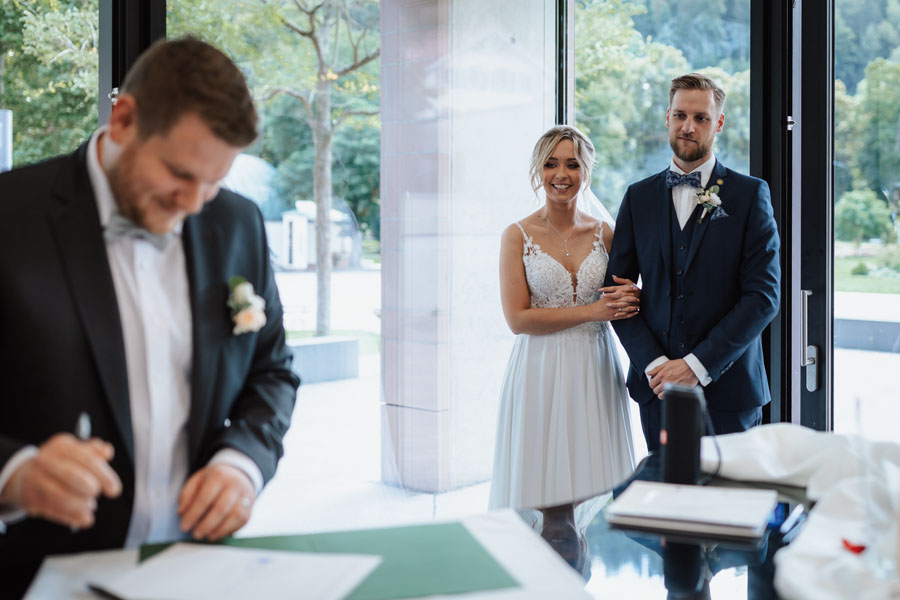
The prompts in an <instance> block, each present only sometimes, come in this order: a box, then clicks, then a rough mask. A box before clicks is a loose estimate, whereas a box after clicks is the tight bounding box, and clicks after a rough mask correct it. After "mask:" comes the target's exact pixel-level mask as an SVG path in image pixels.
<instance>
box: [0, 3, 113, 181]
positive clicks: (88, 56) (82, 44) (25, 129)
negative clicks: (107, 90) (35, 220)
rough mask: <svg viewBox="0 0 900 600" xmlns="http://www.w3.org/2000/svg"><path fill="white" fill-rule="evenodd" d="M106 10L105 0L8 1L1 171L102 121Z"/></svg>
mask: <svg viewBox="0 0 900 600" xmlns="http://www.w3.org/2000/svg"><path fill="white" fill-rule="evenodd" d="M98 15H99V13H98V4H97V0H70V1H52V2H51V1H50V0H36V1H34V2H28V3H25V2H0V171H2V170H5V169H8V168H10V167H11V166H22V165H25V164H28V163H32V162H35V161H38V160H42V159H45V158H49V157H51V156H56V155H58V154H64V153H67V152H72V151H73V150H75V149H76V148H77V147H78V146H79V144H81V142H83V141H85V140H86V139H87V138H88V137H89V136H90V134H91V132H93V131H94V129H96V128H97V71H98V62H97V42H98V19H99V16H98ZM10 128H11V129H10ZM10 163H11V164H10Z"/></svg>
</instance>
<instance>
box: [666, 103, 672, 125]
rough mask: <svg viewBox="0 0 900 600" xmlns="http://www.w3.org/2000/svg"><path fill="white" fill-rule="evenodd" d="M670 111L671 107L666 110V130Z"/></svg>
mask: <svg viewBox="0 0 900 600" xmlns="http://www.w3.org/2000/svg"><path fill="white" fill-rule="evenodd" d="M670 110H672V107H669V108H667V109H666V129H668V128H669V111H670Z"/></svg>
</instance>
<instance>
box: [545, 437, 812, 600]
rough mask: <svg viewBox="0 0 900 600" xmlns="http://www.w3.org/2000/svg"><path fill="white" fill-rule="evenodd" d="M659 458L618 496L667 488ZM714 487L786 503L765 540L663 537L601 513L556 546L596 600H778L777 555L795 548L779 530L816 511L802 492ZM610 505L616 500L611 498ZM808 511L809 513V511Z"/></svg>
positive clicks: (643, 466) (640, 469) (615, 493)
mask: <svg viewBox="0 0 900 600" xmlns="http://www.w3.org/2000/svg"><path fill="white" fill-rule="evenodd" d="M660 475H661V468H660V459H659V455H658V454H651V455H650V456H648V457H647V458H646V459H645V460H644V461H643V462H642V463H641V464H640V465H638V468H637V470H636V472H635V474H634V476H632V478H631V479H629V480H628V481H627V482H625V483H623V484H622V485H621V486H619V487H617V488H616V489H615V490H613V491H612V498H615V497H617V496H618V495H619V494H620V493H621V492H622V491H624V489H625V488H626V487H627V486H628V484H629V483H631V481H633V480H635V479H642V480H649V481H659V480H660ZM710 485H728V486H735V487H765V488H771V489H776V490H777V491H778V500H779V504H778V506H777V508H776V510H775V513H774V514H773V516H772V520H771V521H770V524H769V527H768V528H767V530H766V532H765V534H764V535H763V537H762V538H761V539H759V540H755V541H752V542H746V541H735V540H724V539H714V538H709V537H691V536H672V535H661V534H657V533H653V532H647V531H637V530H625V529H620V528H616V527H613V526H611V525H610V524H609V523H607V522H606V519H605V517H604V515H605V511H603V510H602V509H601V508H602V506H604V505H605V504H606V502H604V501H603V499H601V501H600V502H599V503H598V508H597V512H596V514H595V515H594V517H593V518H592V520H591V521H590V525H588V527H587V529H586V530H585V536H584V537H585V539H584V540H558V541H557V543H554V541H552V540H550V544H551V546H553V547H554V549H555V550H556V551H557V552H558V553H559V554H560V555H561V556H562V557H563V559H565V560H566V562H568V563H569V564H570V565H571V566H572V567H573V568H575V569H576V570H577V571H579V572H580V573H581V574H582V575H583V576H584V577H585V579H586V590H587V591H588V593H589V594H590V595H591V596H592V597H594V598H642V599H643V598H648V599H649V598H712V599H728V600H743V599H748V600H763V599H769V598H776V597H777V596H776V594H775V590H774V587H773V577H774V573H775V570H774V565H773V562H772V557H773V556H774V554H775V552H776V551H777V550H778V549H779V548H781V547H782V546H784V545H785V543H786V541H785V538H787V540H788V541H789V539H790V538H791V537H792V533H790V532H788V533H786V534H785V535H784V536H783V535H782V534H781V532H780V531H779V529H780V525H781V523H782V521H784V519H785V518H786V517H787V515H788V514H790V512H791V510H792V509H793V507H794V506H795V505H796V504H798V503H801V504H804V505H808V500H807V499H806V496H805V493H804V490H803V489H802V488H793V487H784V486H771V485H765V484H747V483H743V482H737V481H731V480H726V479H721V478H716V479H714V480H713V481H712V482H711V483H710ZM606 498H607V499H609V501H611V500H612V498H610V495H609V494H606ZM807 508H808V506H807Z"/></svg>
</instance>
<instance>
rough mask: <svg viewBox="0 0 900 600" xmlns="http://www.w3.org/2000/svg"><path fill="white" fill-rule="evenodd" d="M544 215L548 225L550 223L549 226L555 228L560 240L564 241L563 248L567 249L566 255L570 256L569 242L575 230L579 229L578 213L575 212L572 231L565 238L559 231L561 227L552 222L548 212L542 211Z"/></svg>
mask: <svg viewBox="0 0 900 600" xmlns="http://www.w3.org/2000/svg"><path fill="white" fill-rule="evenodd" d="M542 215H543V217H544V220H545V221H547V225H549V226H550V227H551V228H552V229H553V231H554V233H556V236H557V237H558V238H559V239H560V240H562V243H563V250H565V251H566V256H569V244H568V242H569V240H570V239H572V236H573V235H574V234H575V230H576V229H578V213H575V224H574V225H573V226H572V232H571V233H569V237H565V238H564V237H563V236H562V234H561V233H560V232H559V229H557V228H556V226H555V225H553V223H551V222H550V219H548V218H547V213H546V212H544V213H542Z"/></svg>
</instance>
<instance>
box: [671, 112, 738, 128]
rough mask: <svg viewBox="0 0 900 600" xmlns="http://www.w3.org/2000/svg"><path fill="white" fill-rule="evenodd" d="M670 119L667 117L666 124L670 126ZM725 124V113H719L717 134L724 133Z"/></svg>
mask: <svg viewBox="0 0 900 600" xmlns="http://www.w3.org/2000/svg"><path fill="white" fill-rule="evenodd" d="M668 120H669V117H668V116H666V124H668ZM724 124H725V113H723V112H722V113H719V120H718V121H717V122H716V133H722V125H724Z"/></svg>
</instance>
